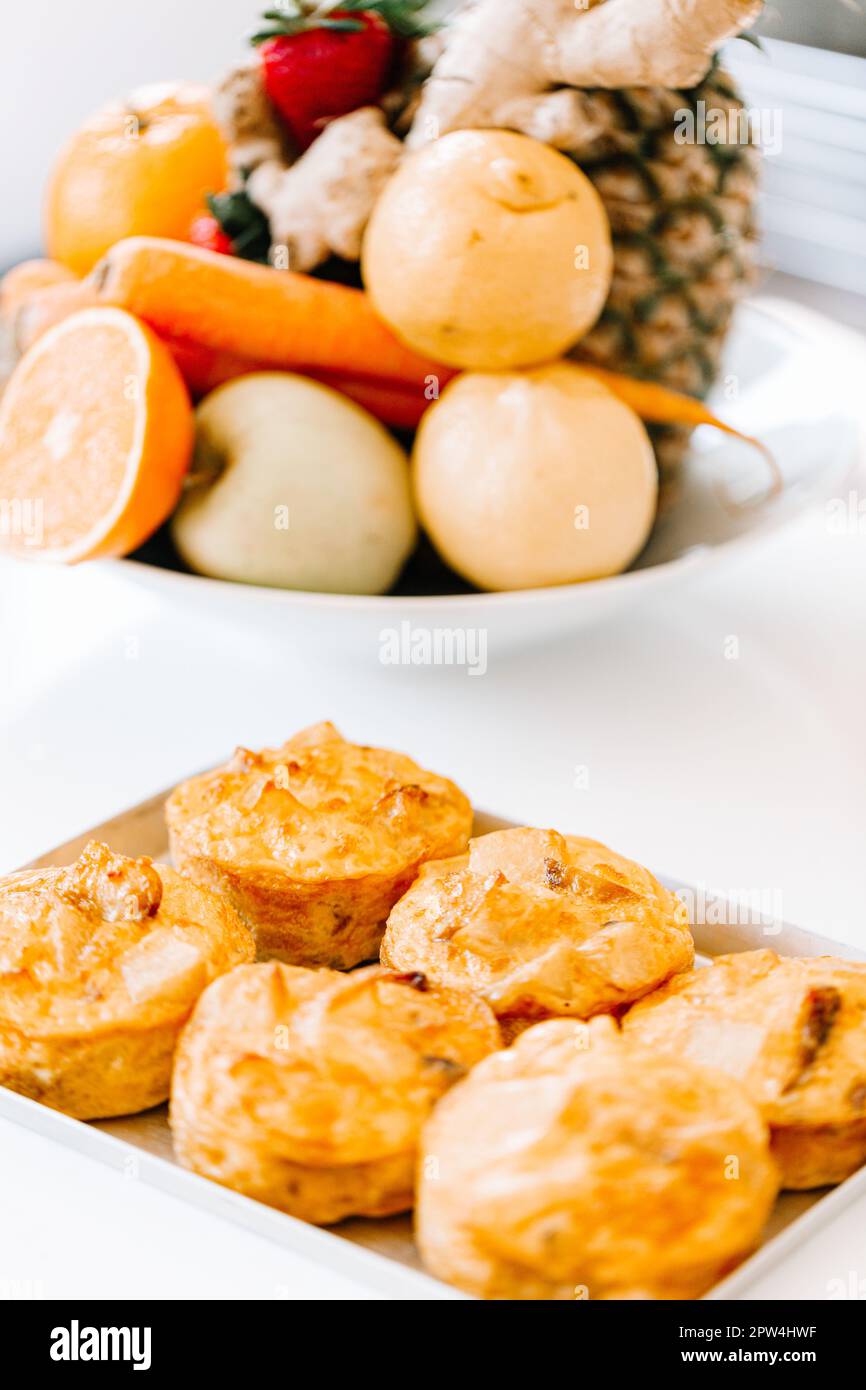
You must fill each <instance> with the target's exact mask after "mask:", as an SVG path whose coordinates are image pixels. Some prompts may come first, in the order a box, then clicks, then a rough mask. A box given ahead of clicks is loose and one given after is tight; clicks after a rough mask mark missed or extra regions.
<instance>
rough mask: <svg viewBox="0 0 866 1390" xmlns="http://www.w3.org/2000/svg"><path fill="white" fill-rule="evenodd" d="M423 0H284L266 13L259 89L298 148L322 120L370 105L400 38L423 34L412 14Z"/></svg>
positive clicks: (311, 137) (257, 40)
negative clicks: (325, 0)
mask: <svg viewBox="0 0 866 1390" xmlns="http://www.w3.org/2000/svg"><path fill="white" fill-rule="evenodd" d="M424 3H426V0H365V2H364V3H362V2H361V0H345V3H344V4H343V5H339V6H338V7H337V8H334V7H333V6H332V5H328V4H314V3H313V0H290V2H289V3H287V4H285V5H284V7H283V9H281V10H270V11H268V12H267V13H266V14H265V19H267V20H269V21H271V25H270V27H269V28H268V29H267V30H264V31H263V32H261V33H258V34H255V35H254V36H253V39H252V42H253V43H254V44H257V45H260V46H261V61H262V73H263V77H264V84H265V91H266V92H267V94H268V96H269V98H270V100H271V102H272V103H273V105H274V106H275V107H276V109H277V111H279V113H280V115H281V116H282V118H283V120H284V121H285V123H286V125H287V126H288V128H289V131H290V132H291V134H292V136H293V138H294V140H295V141H296V143H297V145H298V147H299V149H301V150H305V149H307V147H308V146H309V145H311V144H312V143H313V141H314V140H315V138H316V136H317V135H319V134H321V131H322V130H323V128H324V126H325V125H326V124H327V123H328V121H331V120H333V119H334V118H335V117H336V116H345V115H348V113H349V112H350V111H356V110H357V109H358V107H360V106H372V105H375V104H376V103H377V102H378V101H379V99H380V97H381V96H382V95H383V93H384V92H385V90H386V89H387V86H388V80H389V78H390V76H391V71H392V69H393V66H394V61H395V57H396V55H397V52H398V48H399V45H400V42H401V40H402V39H404V38H408V37H410V36H412V35H418V34H421V33H424V32H427V30H426V28H425V27H424V26H422V25H421V24H419V23H418V22H417V21H416V20H415V18H414V12H415V11H417V10H419V9H421V8H422V6H423V4H424Z"/></svg>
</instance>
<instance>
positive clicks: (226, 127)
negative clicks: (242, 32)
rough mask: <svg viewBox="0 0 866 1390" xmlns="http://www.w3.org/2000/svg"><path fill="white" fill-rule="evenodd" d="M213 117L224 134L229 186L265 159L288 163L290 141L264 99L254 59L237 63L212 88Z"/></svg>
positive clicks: (265, 96) (292, 155)
mask: <svg viewBox="0 0 866 1390" xmlns="http://www.w3.org/2000/svg"><path fill="white" fill-rule="evenodd" d="M212 105H213V114H214V119H215V121H216V123H217V125H218V126H219V128H220V130H221V131H222V133H223V135H224V136H225V140H226V143H227V145H228V148H229V163H230V171H231V181H232V184H233V186H235V187H240V186H241V185H242V184H243V181H244V177H245V176H246V174H248V173H249V172H250V170H252V169H256V168H258V166H259V165H260V164H263V163H264V162H265V161H266V160H277V161H279V162H280V163H281V164H283V165H288V164H290V163H291V161H292V159H293V158H294V152H293V151H292V149H291V143H290V140H289V137H288V135H287V134H286V132H285V130H284V128H283V126H282V125H281V124H280V122H279V120H278V119H277V116H276V113H275V111H274V109H273V107H272V106H271V103H270V102H269V101H268V97H267V93H266V92H265V89H264V85H263V83H262V79H261V71H260V67H259V62H258V59H257V58H252V59H250V61H249V62H246V63H239V64H238V65H237V66H236V67H234V68H232V69H231V71H230V72H228V73H226V75H225V77H224V78H223V79H222V81H220V82H219V83H218V84H217V86H216V87H215V88H214V91H213V98H212Z"/></svg>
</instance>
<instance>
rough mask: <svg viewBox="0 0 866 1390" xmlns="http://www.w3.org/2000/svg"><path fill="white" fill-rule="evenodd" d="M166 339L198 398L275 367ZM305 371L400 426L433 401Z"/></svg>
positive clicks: (414, 420)
mask: <svg viewBox="0 0 866 1390" xmlns="http://www.w3.org/2000/svg"><path fill="white" fill-rule="evenodd" d="M163 342H164V343H165V345H166V347H167V348H168V349H169V350H170V352H171V354H172V356H173V357H174V360H175V362H176V363H177V365H178V367H179V368H180V371H181V374H182V375H183V378H184V380H185V381H186V384H187V386H188V387H189V389H190V391H191V393H192V395H193V396H195V397H197V398H200V397H201V396H206V395H207V394H208V392H209V391H213V390H215V388H216V387H217V386H222V384H223V382H226V381H233V380H234V378H235V377H238V376H247V375H248V374H249V373H250V372H268V371H273V370H274V369H273V367H269V366H268V365H267V364H264V363H261V362H248V361H247V360H246V358H244V357H237V356H235V355H234V354H233V353H230V352H219V351H216V350H214V349H213V348H206V347H202V346H201V344H199V343H192V342H190V341H189V340H188V339H185V338H167V337H163ZM302 375H304V376H309V377H312V379H313V380H315V381H320V382H322V384H323V385H325V386H330V387H331V388H332V389H333V390H335V391H340V392H342V394H343V395H344V396H348V397H349V399H350V400H353V401H356V402H357V404H358V405H362V406H363V407H364V409H365V410H369V412H370V414H371V415H375V416H376V418H377V419H378V420H381V421H382V423H383V424H385V425H393V426H394V427H395V428H397V429H405V430H414V429H417V427H418V425H419V423H420V421H421V416H422V415H423V414H424V411H425V410H426V409H427V407H428V406H429V405H430V402H429V401H428V400H427V398H426V396H425V394H424V392H423V390H422V389H421V388H420V387H417V386H414V387H409V386H403V385H400V384H399V383H396V382H389V381H374V380H372V379H368V378H364V379H363V380H362V379H355V378H352V377H347V376H338V375H335V374H334V373H333V372H304V373H302Z"/></svg>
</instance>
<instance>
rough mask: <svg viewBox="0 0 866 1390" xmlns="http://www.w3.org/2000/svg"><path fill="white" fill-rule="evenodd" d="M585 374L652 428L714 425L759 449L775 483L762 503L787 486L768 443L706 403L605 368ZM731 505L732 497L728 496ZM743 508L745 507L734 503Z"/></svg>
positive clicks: (589, 369)
mask: <svg viewBox="0 0 866 1390" xmlns="http://www.w3.org/2000/svg"><path fill="white" fill-rule="evenodd" d="M577 365H578V366H579V367H581V368H582V370H583V371H585V372H589V374H590V376H594V377H595V378H596V380H597V381H600V382H601V384H602V385H603V386H606V387H607V388H608V390H610V391H612V392H613V394H614V395H615V396H618V397H619V399H620V400H621V401H623V402H624V404H625V405H628V406H631V408H632V410H633V411H634V412H635V414H636V415H639V416H640V418H641V419H642V420H644V421H645V422H646V423H647V424H651V425H694V426H695V427H697V426H698V425H710V426H712V428H713V429H717V430H721V431H722V433H723V434H729V435H732V436H733V438H734V439H740V440H742V441H743V443H744V444H750V445H751V446H752V448H753V449H757V450H758V452H759V453H760V454H761V456H762V457H763V459H764V461H765V463H766V464H767V467H768V468H769V470H770V476H771V479H772V481H771V484H770V489H769V491H768V493H767V494H766V496H764V497H761V498H760V501H761V502H762V503H763V502H766V501H769V500H770V498H772V497H777V496H778V494H779V493H780V492H781V491H782V489H783V487H784V485H785V484H784V479H783V477H782V474H781V471H780V469H779V465H778V463H777V462H776V460H775V459H774V458H773V455H772V454H771V453H770V450H769V449H768V448H767V446H766V444H763V443H762V442H761V440H760V439H755V438H754V436H753V435H751V434H743V433H742V432H741V431H740V430H735V429H734V427H733V425H727V424H725V422H724V420H720V419H719V417H718V416H717V415H714V414H713V412H712V411H711V410H708V409H707V407H706V406H705V405H704V404H703V402H702V401H697V400H695V398H694V396H685V395H683V394H682V392H680V391H671V390H670V388H669V387H667V386H659V385H658V383H657V382H654V381H638V380H637V379H636V378H635V377H631V376H623V375H621V373H619V372H611V371H608V370H607V369H606V368H605V367H595V366H592V365H590V363H588V362H579V363H578V364H577ZM726 500H727V501H728V502H729V503H730V502H731V499H730V497H726ZM732 505H734V506H736V507H739V506H740V505H742V504H737V503H732Z"/></svg>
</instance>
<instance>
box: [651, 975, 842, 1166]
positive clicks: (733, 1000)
mask: <svg viewBox="0 0 866 1390" xmlns="http://www.w3.org/2000/svg"><path fill="white" fill-rule="evenodd" d="M624 1026H625V1029H626V1032H627V1033H628V1034H629V1035H630V1036H631V1037H633V1038H634V1039H635V1040H636V1041H638V1042H640V1043H642V1044H643V1045H644V1046H646V1047H650V1048H652V1049H653V1050H654V1051H656V1052H671V1053H675V1054H677V1055H679V1056H688V1057H692V1058H694V1059H695V1060H696V1061H699V1062H705V1063H707V1064H708V1065H711V1066H715V1067H719V1068H721V1069H722V1070H724V1071H726V1072H728V1073H729V1075H731V1076H736V1077H738V1078H739V1079H740V1080H741V1081H742V1082H743V1084H744V1085H745V1086H746V1088H747V1089H748V1091H749V1094H750V1095H751V1096H752V1097H753V1099H754V1100H755V1101H756V1102H757V1104H758V1105H760V1107H761V1110H762V1112H763V1114H764V1117H765V1119H766V1120H767V1121H768V1123H769V1125H770V1129H771V1132H772V1142H773V1150H774V1152H775V1155H776V1159H777V1161H778V1163H779V1166H780V1168H781V1171H782V1183H783V1186H785V1187H791V1188H810V1187H823V1186H825V1185H826V1184H827V1183H835V1182H841V1181H842V1180H843V1178H847V1177H848V1176H849V1175H850V1174H851V1173H853V1172H854V1170H855V1169H856V1168H859V1167H860V1165H861V1164H862V1163H863V1162H864V1161H866V964H860V963H858V962H855V961H846V960H837V959H836V958H835V957H833V956H817V957H814V958H812V959H807V960H800V959H794V958H785V957H783V956H778V955H777V954H776V952H775V951H742V952H739V953H738V954H736V955H732V956H719V957H717V959H716V960H715V961H714V962H713V964H712V965H708V966H706V967H704V968H702V969H699V970H695V971H692V972H690V973H689V974H688V975H681V976H677V978H676V979H674V980H671V981H670V983H669V984H668V985H666V986H665V988H664V989H661V990H659V991H658V992H657V993H656V994H653V995H651V996H650V997H649V998H648V999H646V1000H644V1002H643V1003H642V1004H641V1005H639V1006H637V1007H636V1008H634V1009H633V1010H632V1011H631V1013H629V1014H628V1015H627V1017H626V1019H625V1025H624Z"/></svg>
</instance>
